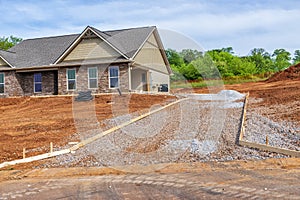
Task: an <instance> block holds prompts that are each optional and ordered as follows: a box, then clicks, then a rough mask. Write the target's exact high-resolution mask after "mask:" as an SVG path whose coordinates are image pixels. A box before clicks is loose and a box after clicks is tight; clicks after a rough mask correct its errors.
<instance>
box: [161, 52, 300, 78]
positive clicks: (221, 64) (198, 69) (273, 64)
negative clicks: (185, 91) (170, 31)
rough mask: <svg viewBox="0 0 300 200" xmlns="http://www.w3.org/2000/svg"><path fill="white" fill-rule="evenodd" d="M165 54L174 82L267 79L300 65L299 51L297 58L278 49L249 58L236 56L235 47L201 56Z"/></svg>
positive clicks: (196, 54) (194, 54)
mask: <svg viewBox="0 0 300 200" xmlns="http://www.w3.org/2000/svg"><path fill="white" fill-rule="evenodd" d="M166 54H167V57H168V60H169V63H170V65H171V68H172V70H173V73H174V76H173V77H172V80H201V79H214V78H219V77H222V78H228V79H230V78H233V77H244V78H251V77H253V76H259V77H262V76H268V75H270V74H272V73H274V72H277V71H281V70H284V69H286V68H288V67H289V66H290V65H292V64H296V63H299V62H300V50H296V51H295V52H294V58H293V59H292V55H291V53H290V52H288V51H286V50H285V49H276V50H274V52H273V53H272V54H271V53H269V52H267V51H266V50H265V49H263V48H254V49H252V50H251V51H250V54H249V55H247V56H242V57H240V56H237V55H234V51H233V48H232V47H226V48H222V49H213V50H209V51H206V52H201V51H197V50H192V49H183V50H182V51H180V52H177V51H175V50H172V49H167V50H166Z"/></svg>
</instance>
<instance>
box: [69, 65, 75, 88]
mask: <svg viewBox="0 0 300 200" xmlns="http://www.w3.org/2000/svg"><path fill="white" fill-rule="evenodd" d="M67 81H68V82H67V83H68V85H67V87H68V90H75V89H76V70H75V69H67Z"/></svg>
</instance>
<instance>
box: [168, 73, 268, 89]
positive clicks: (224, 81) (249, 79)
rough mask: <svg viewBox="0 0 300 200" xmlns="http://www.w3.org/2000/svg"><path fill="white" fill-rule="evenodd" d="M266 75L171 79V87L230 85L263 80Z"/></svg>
mask: <svg viewBox="0 0 300 200" xmlns="http://www.w3.org/2000/svg"><path fill="white" fill-rule="evenodd" d="M266 79H268V77H260V76H252V77H231V78H224V79H220V80H196V81H171V89H176V88H203V87H209V86H221V85H223V84H224V85H232V84H241V83H249V82H258V81H264V80H266Z"/></svg>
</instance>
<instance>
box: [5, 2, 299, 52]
mask: <svg viewBox="0 0 300 200" xmlns="http://www.w3.org/2000/svg"><path fill="white" fill-rule="evenodd" d="M0 7H1V8H2V14H3V16H5V17H4V18H2V19H1V21H0V26H1V29H0V36H2V35H3V36H8V35H16V36H18V37H23V38H29V37H41V36H49V35H60V34H70V33H80V32H81V31H82V30H83V29H84V27H86V26H87V25H92V26H95V27H97V28H98V29H100V30H108V29H118V28H128V27H135V26H147V25H157V26H158V27H159V28H161V29H170V30H174V31H178V32H180V33H182V34H184V35H186V36H187V37H191V38H193V39H194V40H196V41H197V43H200V44H202V45H203V46H204V47H205V48H206V49H211V48H222V47H225V46H232V47H233V48H234V50H235V51H236V52H237V53H239V54H247V53H248V52H249V51H250V49H251V48H253V47H258V46H259V47H263V48H266V49H267V50H269V51H271V50H273V49H274V48H287V49H288V50H290V51H293V50H294V49H296V48H298V49H300V40H299V39H298V33H299V31H300V27H299V26H297V24H299V20H300V15H299V14H298V13H300V2H298V1H294V0H286V1H280V0H265V1H260V0H253V1H246V0H242V1H234V0H226V1H225V0H200V1H197V0H191V1H184V0H175V1H171V0H165V1H159V0H154V1H148V2H145V1H137V0H136V1H129V0H125V1H121V0H114V1H113V0H111V1H92V0H91V1H88V2H86V1H81V0H76V1H68V0H66V1H60V0H56V1H34V0H31V1H26V2H25V1H21V0H17V1H14V2H12V1H5V0H0Z"/></svg>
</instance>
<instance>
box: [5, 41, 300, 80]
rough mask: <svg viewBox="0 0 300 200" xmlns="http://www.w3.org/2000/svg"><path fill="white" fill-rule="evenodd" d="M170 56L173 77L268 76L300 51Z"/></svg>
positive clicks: (8, 43) (297, 59)
mask: <svg viewBox="0 0 300 200" xmlns="http://www.w3.org/2000/svg"><path fill="white" fill-rule="evenodd" d="M21 41H22V38H18V37H14V36H9V37H2V38H1V37H0V49H2V50H8V49H9V48H11V47H13V46H14V45H16V44H17V43H19V42H21ZM166 55H167V58H168V60H169V63H170V65H171V68H172V70H173V73H174V76H172V80H201V79H218V78H220V77H222V78H229V79H230V78H233V77H244V78H251V77H252V76H268V75H270V74H272V73H274V72H277V71H281V70H284V69H286V68H287V67H289V66H290V65H292V64H296V63H299V62H300V50H296V51H295V52H294V57H293V59H292V58H291V56H292V55H291V53H290V52H288V51H286V50H285V49H276V50H274V52H273V53H272V54H271V53H269V52H267V51H266V50H265V49H263V48H254V49H252V50H251V51H250V54H249V55H247V56H242V57H240V56H237V55H235V53H234V51H233V48H232V47H226V48H221V49H213V50H209V51H206V52H201V51H198V50H192V49H183V50H182V51H180V52H177V51H176V50H173V49H167V50H166Z"/></svg>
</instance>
